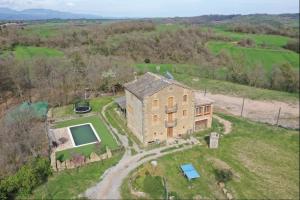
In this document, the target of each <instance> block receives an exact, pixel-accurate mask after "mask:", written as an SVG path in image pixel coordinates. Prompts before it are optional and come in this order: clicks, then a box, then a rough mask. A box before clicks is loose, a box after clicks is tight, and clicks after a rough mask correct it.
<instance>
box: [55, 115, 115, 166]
mask: <svg viewBox="0 0 300 200" xmlns="http://www.w3.org/2000/svg"><path fill="white" fill-rule="evenodd" d="M84 123H92V124H93V126H94V128H95V130H96V131H97V133H98V135H99V137H100V139H101V143H100V144H101V146H107V147H109V148H110V149H115V148H117V147H118V145H117V143H116V141H115V140H114V138H113V136H112V135H111V133H110V132H109V131H108V130H107V128H106V126H105V124H104V123H103V122H102V121H101V120H100V118H99V116H97V115H96V116H91V117H81V118H78V119H73V120H69V121H64V122H59V123H57V124H56V125H55V128H63V127H68V126H74V125H78V124H84ZM92 152H95V145H94V144H91V145H86V146H82V147H76V148H72V149H67V150H63V151H59V152H56V158H58V159H60V160H66V159H69V158H71V156H72V154H73V153H79V154H82V155H84V156H89V155H90V154H91V153H92Z"/></svg>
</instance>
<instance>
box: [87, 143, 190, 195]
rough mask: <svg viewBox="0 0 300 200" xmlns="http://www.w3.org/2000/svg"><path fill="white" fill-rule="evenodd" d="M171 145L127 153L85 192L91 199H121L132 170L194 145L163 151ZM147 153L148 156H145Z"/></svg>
mask: <svg viewBox="0 0 300 200" xmlns="http://www.w3.org/2000/svg"><path fill="white" fill-rule="evenodd" d="M173 146H174V145H173ZM170 147H171V146H167V147H163V148H157V149H153V150H151V151H147V152H144V153H140V154H137V155H135V156H130V155H129V154H127V155H125V156H124V157H123V158H122V159H121V160H120V162H119V163H118V164H117V165H116V166H114V167H112V168H110V169H109V171H107V172H106V173H105V175H104V177H102V180H101V181H100V182H99V183H98V184H97V185H95V186H94V187H92V188H89V189H88V190H87V191H86V192H85V196H86V197H88V198H89V199H120V198H121V195H120V187H121V185H122V183H123V181H124V179H125V178H126V177H127V176H128V175H129V173H130V172H131V171H132V170H134V169H135V168H137V167H138V166H140V165H142V164H143V163H146V162H148V161H150V160H153V159H157V158H159V157H161V156H164V155H166V154H169V153H173V152H176V151H183V150H186V149H189V148H191V147H193V146H192V145H188V146H185V147H183V148H179V149H175V150H173V151H167V152H164V153H161V150H163V149H166V148H170ZM147 155H148V157H145V156H147Z"/></svg>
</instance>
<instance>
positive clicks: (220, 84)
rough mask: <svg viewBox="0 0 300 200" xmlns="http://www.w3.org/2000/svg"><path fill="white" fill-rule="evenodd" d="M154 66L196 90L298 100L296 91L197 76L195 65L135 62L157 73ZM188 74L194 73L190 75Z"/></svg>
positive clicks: (256, 97) (247, 96)
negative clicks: (264, 87) (258, 86)
mask: <svg viewBox="0 0 300 200" xmlns="http://www.w3.org/2000/svg"><path fill="white" fill-rule="evenodd" d="M156 66H160V71H159V72H158V73H160V74H165V72H166V71H169V72H171V73H172V74H173V75H174V77H175V79H176V80H178V81H180V82H182V83H184V84H186V85H188V86H190V87H192V88H194V89H198V90H204V89H207V91H208V92H212V93H221V94H228V95H236V96H242V97H246V98H250V99H257V100H278V101H285V102H298V100H299V95H298V94H296V93H288V92H281V91H275V90H267V89H261V88H254V87H250V86H246V85H241V84H236V83H231V82H227V81H220V80H212V79H205V78H199V77H197V75H196V73H197V71H196V72H194V70H195V68H197V67H195V66H189V65H180V64H137V65H136V68H137V69H138V70H142V71H151V72H155V73H157V71H156ZM189 74H194V75H193V76H191V75H189ZM195 78H196V79H198V81H194V80H193V79H195Z"/></svg>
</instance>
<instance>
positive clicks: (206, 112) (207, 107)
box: [204, 105, 210, 114]
mask: <svg viewBox="0 0 300 200" xmlns="http://www.w3.org/2000/svg"><path fill="white" fill-rule="evenodd" d="M204 113H205V114H209V113H210V105H207V106H205V110H204Z"/></svg>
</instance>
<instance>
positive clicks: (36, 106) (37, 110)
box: [6, 101, 48, 122]
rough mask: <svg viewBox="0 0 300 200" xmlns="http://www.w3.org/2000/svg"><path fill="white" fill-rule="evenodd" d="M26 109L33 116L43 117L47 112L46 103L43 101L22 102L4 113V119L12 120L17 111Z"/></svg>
mask: <svg viewBox="0 0 300 200" xmlns="http://www.w3.org/2000/svg"><path fill="white" fill-rule="evenodd" d="M26 110H29V111H30V112H31V113H32V114H33V117H35V118H38V119H45V117H46V116H47V112H48V103H47V102H44V101H39V102H35V103H29V102H23V103H22V104H20V105H18V106H17V107H16V108H14V109H12V110H11V111H9V112H8V113H7V114H6V120H8V121H10V122H12V121H14V119H16V117H17V116H18V114H19V113H21V112H22V111H23V112H24V111H26Z"/></svg>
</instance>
